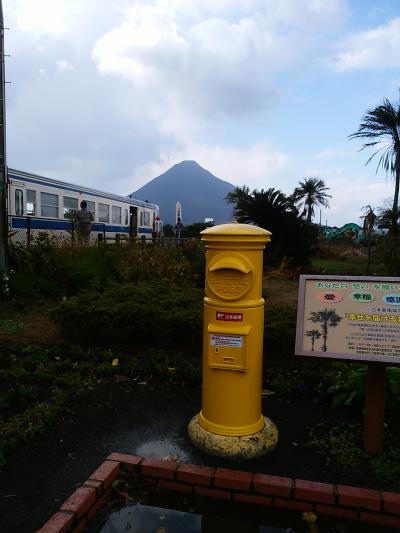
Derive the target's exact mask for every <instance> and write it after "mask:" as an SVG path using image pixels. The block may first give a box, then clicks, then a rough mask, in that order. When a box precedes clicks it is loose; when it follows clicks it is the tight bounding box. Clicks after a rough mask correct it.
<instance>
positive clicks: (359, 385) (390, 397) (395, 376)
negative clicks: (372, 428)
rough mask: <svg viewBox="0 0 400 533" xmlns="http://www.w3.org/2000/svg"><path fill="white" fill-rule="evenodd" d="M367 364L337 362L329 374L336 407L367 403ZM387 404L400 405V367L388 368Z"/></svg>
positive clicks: (395, 407)
mask: <svg viewBox="0 0 400 533" xmlns="http://www.w3.org/2000/svg"><path fill="white" fill-rule="evenodd" d="M367 372H368V368H367V365H357V364H354V363H336V364H334V365H333V368H332V370H331V371H330V372H329V374H327V377H328V381H329V385H328V394H329V395H330V396H331V398H332V403H333V405H334V406H335V407H337V406H339V405H344V406H347V407H349V406H352V405H356V406H358V407H363V406H364V404H365V394H366V379H367ZM385 406H386V408H387V409H398V408H399V407H400V368H397V367H388V368H386V383H385Z"/></svg>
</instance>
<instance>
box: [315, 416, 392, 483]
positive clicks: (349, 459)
mask: <svg viewBox="0 0 400 533" xmlns="http://www.w3.org/2000/svg"><path fill="white" fill-rule="evenodd" d="M309 437H310V440H309V442H308V443H307V446H308V447H309V448H312V449H314V450H315V451H316V453H318V454H319V455H321V456H322V457H323V458H324V460H325V464H326V465H327V466H330V467H331V468H332V467H333V469H334V471H335V472H336V473H337V474H338V475H339V476H344V477H345V478H346V479H347V483H349V484H353V483H356V482H357V481H358V480H359V477H360V473H364V476H365V483H366V484H368V485H369V486H371V485H373V486H374V487H377V488H379V489H381V490H390V491H396V492H398V491H400V437H399V434H398V431H397V432H396V431H395V430H394V428H392V427H386V428H385V449H384V452H383V453H382V454H380V455H377V456H371V455H367V454H366V453H365V452H364V450H363V429H362V426H361V424H344V423H342V424H338V425H337V426H334V427H328V426H327V424H325V423H320V424H317V425H316V426H313V427H312V428H310V429H309Z"/></svg>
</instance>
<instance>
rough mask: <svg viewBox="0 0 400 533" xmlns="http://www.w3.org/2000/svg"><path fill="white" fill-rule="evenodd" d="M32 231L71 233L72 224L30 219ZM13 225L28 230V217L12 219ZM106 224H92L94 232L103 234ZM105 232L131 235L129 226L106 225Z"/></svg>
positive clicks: (150, 230)
mask: <svg viewBox="0 0 400 533" xmlns="http://www.w3.org/2000/svg"><path fill="white" fill-rule="evenodd" d="M29 220H30V226H31V229H38V230H58V231H71V229H72V228H71V226H72V224H71V222H69V221H67V220H46V219H40V218H33V217H31V218H30V219H29ZM11 225H12V228H13V229H27V218H26V217H12V218H11ZM103 229H104V224H102V223H98V222H94V223H93V224H92V231H98V232H100V233H102V232H103ZM105 231H106V232H107V233H109V232H111V233H129V228H128V227H127V226H112V225H109V224H105ZM152 231H153V230H152V229H151V228H139V233H152Z"/></svg>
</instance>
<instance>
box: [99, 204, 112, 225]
mask: <svg viewBox="0 0 400 533" xmlns="http://www.w3.org/2000/svg"><path fill="white" fill-rule="evenodd" d="M109 220H110V206H109V205H107V204H99V222H109Z"/></svg>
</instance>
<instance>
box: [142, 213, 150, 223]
mask: <svg viewBox="0 0 400 533" xmlns="http://www.w3.org/2000/svg"><path fill="white" fill-rule="evenodd" d="M143 226H147V227H149V226H150V213H149V212H148V211H145V212H144V213H143Z"/></svg>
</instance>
